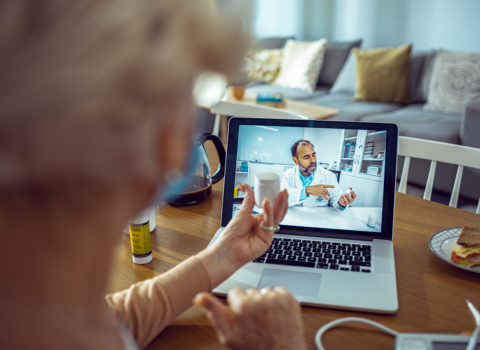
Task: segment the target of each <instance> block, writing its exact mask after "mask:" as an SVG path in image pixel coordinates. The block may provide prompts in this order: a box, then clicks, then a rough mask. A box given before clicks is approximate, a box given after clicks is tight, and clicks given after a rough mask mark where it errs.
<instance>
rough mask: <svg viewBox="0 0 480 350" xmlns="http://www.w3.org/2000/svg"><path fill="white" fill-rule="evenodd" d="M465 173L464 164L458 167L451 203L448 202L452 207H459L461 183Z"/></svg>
mask: <svg viewBox="0 0 480 350" xmlns="http://www.w3.org/2000/svg"><path fill="white" fill-rule="evenodd" d="M462 175H463V165H459V166H458V167H457V176H455V183H454V184H453V189H452V195H451V197H450V203H449V204H448V205H449V206H451V207H455V208H456V207H457V203H458V196H459V194H460V184H461V183H462Z"/></svg>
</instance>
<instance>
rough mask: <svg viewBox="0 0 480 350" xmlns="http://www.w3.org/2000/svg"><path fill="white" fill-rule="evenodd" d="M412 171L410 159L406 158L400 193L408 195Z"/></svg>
mask: <svg viewBox="0 0 480 350" xmlns="http://www.w3.org/2000/svg"><path fill="white" fill-rule="evenodd" d="M409 169H410V157H409V156H405V161H404V162H403V169H402V176H401V177H400V185H399V186H398V192H400V193H406V192H407V182H408V170H409Z"/></svg>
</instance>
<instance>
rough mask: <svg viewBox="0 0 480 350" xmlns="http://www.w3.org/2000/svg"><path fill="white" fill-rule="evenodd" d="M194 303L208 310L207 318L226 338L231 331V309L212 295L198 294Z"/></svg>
mask: <svg viewBox="0 0 480 350" xmlns="http://www.w3.org/2000/svg"><path fill="white" fill-rule="evenodd" d="M193 303H194V304H195V305H198V306H202V307H203V308H205V309H206V310H207V316H208V318H209V319H210V322H212V324H213V326H214V327H215V328H216V329H217V331H218V332H219V333H220V334H222V335H223V336H226V335H227V334H228V333H229V330H230V315H229V309H228V307H226V306H225V305H223V303H222V302H221V301H220V300H219V299H218V298H217V297H216V296H214V295H212V294H210V293H205V292H202V293H198V294H197V295H196V296H195V298H194V299H193Z"/></svg>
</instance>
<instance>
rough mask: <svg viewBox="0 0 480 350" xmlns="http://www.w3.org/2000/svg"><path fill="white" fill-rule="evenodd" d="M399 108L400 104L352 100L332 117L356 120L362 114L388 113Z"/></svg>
mask: <svg viewBox="0 0 480 350" xmlns="http://www.w3.org/2000/svg"><path fill="white" fill-rule="evenodd" d="M399 108H401V105H398V104H395V103H386V102H367V101H352V103H350V104H347V105H345V106H343V107H341V108H340V109H339V113H338V114H337V115H336V116H335V117H334V118H332V120H338V121H358V120H362V117H364V116H370V115H376V114H378V113H389V112H392V111H395V110H397V109H399Z"/></svg>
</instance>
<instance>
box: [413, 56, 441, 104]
mask: <svg viewBox="0 0 480 350" xmlns="http://www.w3.org/2000/svg"><path fill="white" fill-rule="evenodd" d="M434 55H435V52H434V51H426V52H412V56H411V61H410V62H411V63H410V95H411V102H412V103H424V102H425V101H426V100H427V93H428V82H429V81H430V75H431V72H432V57H433V56H434Z"/></svg>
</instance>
